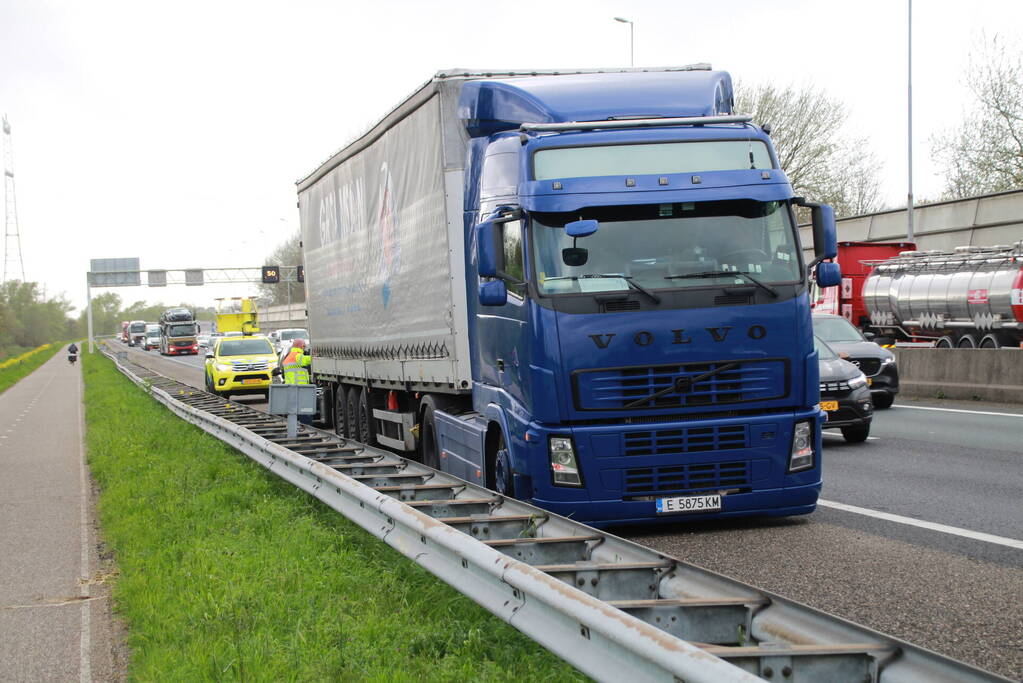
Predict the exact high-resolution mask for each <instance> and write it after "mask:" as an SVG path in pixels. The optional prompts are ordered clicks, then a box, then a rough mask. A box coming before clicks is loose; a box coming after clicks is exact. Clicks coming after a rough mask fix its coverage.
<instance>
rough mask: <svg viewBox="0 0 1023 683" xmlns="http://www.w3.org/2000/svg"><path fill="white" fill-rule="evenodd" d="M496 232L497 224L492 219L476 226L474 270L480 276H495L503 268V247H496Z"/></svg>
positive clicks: (497, 235)
mask: <svg viewBox="0 0 1023 683" xmlns="http://www.w3.org/2000/svg"><path fill="white" fill-rule="evenodd" d="M498 233H499V228H498V224H497V223H494V222H493V221H486V222H483V223H480V224H479V225H477V226H476V271H477V272H478V273H479V274H480V277H497V276H498V273H500V272H501V270H503V269H504V249H503V248H502V249H498V248H497V245H498V243H499V242H500V239H498V238H499V234H498ZM502 246H503V245H502Z"/></svg>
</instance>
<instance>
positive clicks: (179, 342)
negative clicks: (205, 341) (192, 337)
mask: <svg viewBox="0 0 1023 683" xmlns="http://www.w3.org/2000/svg"><path fill="white" fill-rule="evenodd" d="M194 343H195V342H191V341H176V342H174V346H191V345H192V344H194Z"/></svg>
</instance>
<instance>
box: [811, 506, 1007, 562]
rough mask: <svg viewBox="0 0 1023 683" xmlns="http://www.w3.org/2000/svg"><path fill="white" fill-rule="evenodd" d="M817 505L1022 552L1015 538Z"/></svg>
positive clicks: (870, 512) (868, 510)
mask: <svg viewBox="0 0 1023 683" xmlns="http://www.w3.org/2000/svg"><path fill="white" fill-rule="evenodd" d="M817 504H818V505H820V506H821V507H826V508H834V509H835V510H842V511H844V512H854V513H856V514H858V515H866V516H867V517H874V518H876V519H883V520H885V521H888V522H897V523H898V524H907V525H909V526H916V527H920V528H921V529H930V530H931V531H940V532H941V533H944V534H952V535H953V536H962V537H963V538H969V539H972V540H974V541H984V542H986V543H995V544H997V545H1003V546H1005V547H1007V548H1016V549H1017V550H1023V541H1020V540H1017V539H1015V538H1006V537H1005V536H995V535H994V534H985V533H983V532H980V531H970V530H969V529H962V528H960V527H957V526H947V525H945V524H938V523H936V522H926V521H924V520H922V519H914V518H912V517H903V516H902V515H893V514H891V513H890V512H881V511H880V510H871V509H869V508H861V507H857V506H855V505H846V504H845V503H836V502H835V501H833V500H818V501H817Z"/></svg>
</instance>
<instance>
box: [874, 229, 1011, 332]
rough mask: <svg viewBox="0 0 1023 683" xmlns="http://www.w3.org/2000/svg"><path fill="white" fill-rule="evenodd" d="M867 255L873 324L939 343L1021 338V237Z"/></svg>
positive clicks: (876, 326) (879, 327)
mask: <svg viewBox="0 0 1023 683" xmlns="http://www.w3.org/2000/svg"><path fill="white" fill-rule="evenodd" d="M864 263H866V264H868V265H871V266H873V271H872V272H871V274H870V275H869V276H868V277H867V280H866V282H865V283H864V285H863V300H864V305H865V307H866V309H867V312H868V313H869V315H870V327H872V328H874V329H875V330H876V331H877V332H878V333H879V335H884V336H889V337H893V338H895V339H898V340H928V339H929V340H934V341H935V346H937V347H938V348H1000V347H1003V346H1014V347H1018V346H1019V345H1020V343H1021V341H1023V240H1021V241H1019V242H1016V243H1015V244H1014V245H1013V246H1011V247H1010V246H994V247H956V249H955V250H954V251H951V252H943V251H906V252H902V253H900V254H899V256H897V257H895V258H892V259H888V260H886V261H871V262H867V261H864Z"/></svg>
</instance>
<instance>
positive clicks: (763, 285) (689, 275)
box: [664, 270, 778, 299]
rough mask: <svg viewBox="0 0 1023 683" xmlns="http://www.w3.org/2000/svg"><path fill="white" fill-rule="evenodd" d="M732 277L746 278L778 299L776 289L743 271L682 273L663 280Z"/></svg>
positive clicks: (665, 277)
mask: <svg viewBox="0 0 1023 683" xmlns="http://www.w3.org/2000/svg"><path fill="white" fill-rule="evenodd" d="M733 275H739V276H742V277H744V278H746V279H747V280H749V281H750V282H752V283H753V284H755V285H756V286H757V287H760V288H761V289H762V290H764V291H765V292H767V293H768V294H770V295H771V296H772V297H774V298H775V299H777V298H778V290H777V289H775V288H774V287H772V286H771V285H769V284H767V283H766V282H761V281H760V280H759V279H757V278H755V277H753V276H752V275H750V274H749V271H745V270H708V271H704V272H700V273H682V274H681V275H665V276H664V279H665V280H686V279H689V278H707V277H730V276H733ZM722 286H723V287H735V286H737V285H734V284H732V285H722Z"/></svg>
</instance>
